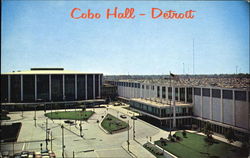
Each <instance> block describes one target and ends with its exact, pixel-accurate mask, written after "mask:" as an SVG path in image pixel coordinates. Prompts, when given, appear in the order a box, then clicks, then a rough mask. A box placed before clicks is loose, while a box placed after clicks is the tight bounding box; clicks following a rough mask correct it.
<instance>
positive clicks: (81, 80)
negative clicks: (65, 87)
mask: <svg viewBox="0 0 250 158" xmlns="http://www.w3.org/2000/svg"><path fill="white" fill-rule="evenodd" d="M85 87H86V85H85V75H77V99H78V100H85V96H86V93H85Z"/></svg>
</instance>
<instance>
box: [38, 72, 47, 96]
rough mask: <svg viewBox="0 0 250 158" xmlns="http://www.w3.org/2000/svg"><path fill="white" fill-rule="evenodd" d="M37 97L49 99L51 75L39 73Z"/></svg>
mask: <svg viewBox="0 0 250 158" xmlns="http://www.w3.org/2000/svg"><path fill="white" fill-rule="evenodd" d="M37 99H38V100H43V101H47V100H49V75H37Z"/></svg>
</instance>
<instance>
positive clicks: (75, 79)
mask: <svg viewBox="0 0 250 158" xmlns="http://www.w3.org/2000/svg"><path fill="white" fill-rule="evenodd" d="M75 100H77V75H76V74H75Z"/></svg>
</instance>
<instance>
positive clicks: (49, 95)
mask: <svg viewBox="0 0 250 158" xmlns="http://www.w3.org/2000/svg"><path fill="white" fill-rule="evenodd" d="M49 100H51V74H49Z"/></svg>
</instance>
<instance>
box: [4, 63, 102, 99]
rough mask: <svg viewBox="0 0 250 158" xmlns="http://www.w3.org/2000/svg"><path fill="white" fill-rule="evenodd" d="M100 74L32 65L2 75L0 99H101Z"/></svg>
mask: <svg viewBox="0 0 250 158" xmlns="http://www.w3.org/2000/svg"><path fill="white" fill-rule="evenodd" d="M102 78H103V75H102V74H101V73H82V72H74V71H66V70H64V69H63V68H31V70H30V71H17V72H10V73H4V74H1V102H2V103H26V102H27V103H29V102H52V101H53V102H57V101H77V100H92V99H98V98H101V87H102Z"/></svg>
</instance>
